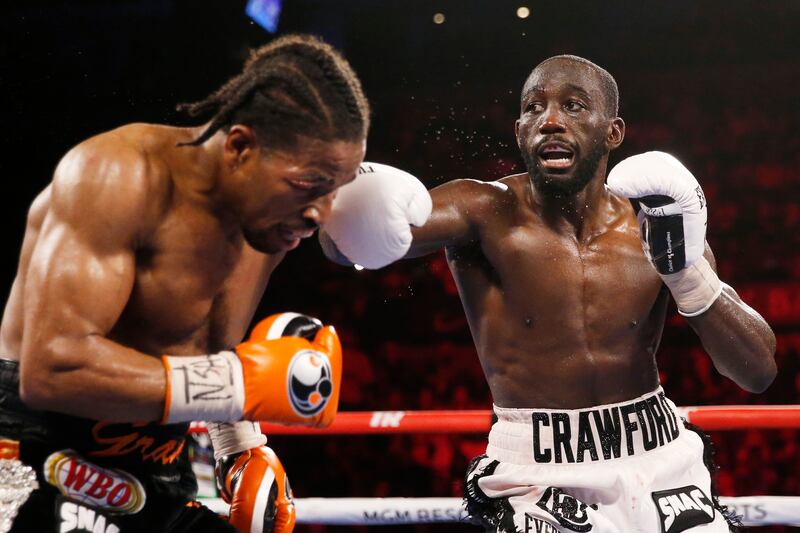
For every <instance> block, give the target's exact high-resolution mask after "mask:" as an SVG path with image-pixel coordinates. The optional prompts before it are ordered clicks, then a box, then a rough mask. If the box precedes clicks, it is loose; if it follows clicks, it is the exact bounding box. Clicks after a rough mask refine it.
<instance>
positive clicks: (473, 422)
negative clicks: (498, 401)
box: [190, 405, 800, 435]
mask: <svg viewBox="0 0 800 533" xmlns="http://www.w3.org/2000/svg"><path fill="white" fill-rule="evenodd" d="M678 409H679V411H680V412H681V414H682V415H683V416H684V417H686V418H687V419H688V420H689V422H692V423H693V424H697V425H698V426H700V427H702V428H703V429H706V430H735V429H787V428H793V429H798V428H800V406H798V405H764V406H749V405H730V406H719V405H716V406H703V407H679V408H678ZM491 415H492V413H491V411H489V410H470V411H466V410H458V411H352V412H342V413H339V414H338V415H337V416H336V420H334V421H333V424H331V426H330V427H327V428H325V429H313V428H304V427H290V426H279V425H276V424H268V423H265V422H262V423H261V430H262V431H263V432H264V433H265V434H267V435H365V434H387V433H407V434H408V433H417V434H419V433H439V434H442V433H487V432H488V431H489V428H490V425H491ZM190 431H191V432H202V431H205V425H204V424H203V423H202V422H195V423H193V424H192V427H191V429H190Z"/></svg>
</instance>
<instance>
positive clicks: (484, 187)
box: [431, 178, 516, 223]
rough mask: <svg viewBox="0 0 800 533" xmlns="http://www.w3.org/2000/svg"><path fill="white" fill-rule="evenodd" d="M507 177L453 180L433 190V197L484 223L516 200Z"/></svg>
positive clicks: (441, 204) (439, 202)
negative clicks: (487, 179) (491, 179)
mask: <svg viewBox="0 0 800 533" xmlns="http://www.w3.org/2000/svg"><path fill="white" fill-rule="evenodd" d="M504 180H505V178H504ZM504 180H499V181H479V180H474V179H458V180H453V181H449V182H447V183H445V184H443V185H440V186H438V187H436V188H435V189H433V190H432V191H431V196H432V197H433V199H434V202H435V203H437V204H439V205H440V206H442V207H444V206H450V207H451V208H453V209H457V210H458V211H460V213H461V214H462V215H463V216H465V217H467V218H469V219H470V220H471V221H473V222H475V223H480V222H481V221H485V220H486V219H487V217H493V216H495V215H497V214H500V213H503V212H505V211H506V210H507V208H508V207H509V206H510V205H512V204H513V203H515V202H516V194H515V192H514V191H513V190H512V189H511V188H510V187H509V184H507V183H504Z"/></svg>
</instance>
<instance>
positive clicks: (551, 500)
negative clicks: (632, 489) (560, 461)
mask: <svg viewBox="0 0 800 533" xmlns="http://www.w3.org/2000/svg"><path fill="white" fill-rule="evenodd" d="M536 505H537V506H538V507H539V508H540V509H543V510H545V511H547V512H548V513H550V514H551V515H552V516H553V518H555V519H556V520H558V523H559V524H561V525H562V526H563V527H565V528H567V529H569V530H572V531H591V530H592V523H591V522H590V521H589V513H587V512H586V509H587V508H589V507H591V508H592V509H595V510H597V505H586V504H585V503H582V502H579V501H578V500H577V499H575V498H574V497H573V496H570V495H569V494H565V493H564V491H562V490H561V489H557V488H555V487H547V488H546V489H545V491H544V494H542V497H541V498H540V499H539V501H538V502H536ZM525 519H526V522H527V515H526V516H525Z"/></svg>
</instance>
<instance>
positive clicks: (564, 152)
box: [538, 143, 575, 170]
mask: <svg viewBox="0 0 800 533" xmlns="http://www.w3.org/2000/svg"><path fill="white" fill-rule="evenodd" d="M538 154H539V161H540V162H541V165H542V166H543V167H544V168H548V169H553V170H564V169H567V168H569V167H571V166H572V164H573V162H574V161H575V152H573V151H572V150H571V149H570V148H569V147H568V146H566V145H563V144H560V143H545V144H543V145H542V147H541V148H539V152H538Z"/></svg>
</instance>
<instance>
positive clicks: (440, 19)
mask: <svg viewBox="0 0 800 533" xmlns="http://www.w3.org/2000/svg"><path fill="white" fill-rule="evenodd" d="M433 23H434V24H444V13H436V14H435V15H434V16H433Z"/></svg>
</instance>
